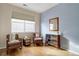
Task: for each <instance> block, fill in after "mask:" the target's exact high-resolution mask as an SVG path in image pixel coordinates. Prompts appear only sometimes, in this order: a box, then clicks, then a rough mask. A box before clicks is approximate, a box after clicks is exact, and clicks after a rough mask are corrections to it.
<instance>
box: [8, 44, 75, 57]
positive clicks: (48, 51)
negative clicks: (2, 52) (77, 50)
mask: <svg viewBox="0 0 79 59" xmlns="http://www.w3.org/2000/svg"><path fill="white" fill-rule="evenodd" d="M9 55H10V56H72V55H74V56H75V54H72V53H70V52H68V51H65V50H60V49H57V48H55V47H51V46H37V47H34V46H30V47H23V48H22V50H20V49H18V50H13V51H11V52H10V53H9Z"/></svg>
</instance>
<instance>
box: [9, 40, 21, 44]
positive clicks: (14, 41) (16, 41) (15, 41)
mask: <svg viewBox="0 0 79 59" xmlns="http://www.w3.org/2000/svg"><path fill="white" fill-rule="evenodd" d="M19 42H20V41H19V40H12V41H10V42H8V44H15V43H19Z"/></svg>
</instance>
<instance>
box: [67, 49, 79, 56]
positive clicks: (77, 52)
mask: <svg viewBox="0 0 79 59" xmlns="http://www.w3.org/2000/svg"><path fill="white" fill-rule="evenodd" d="M68 51H69V52H71V53H74V54H76V55H79V53H78V52H75V51H73V50H68Z"/></svg>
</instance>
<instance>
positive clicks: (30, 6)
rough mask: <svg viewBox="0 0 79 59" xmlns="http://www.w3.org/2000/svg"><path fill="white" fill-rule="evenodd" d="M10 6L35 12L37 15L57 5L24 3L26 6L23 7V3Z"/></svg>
mask: <svg viewBox="0 0 79 59" xmlns="http://www.w3.org/2000/svg"><path fill="white" fill-rule="evenodd" d="M11 4H12V5H15V6H18V7H21V8H24V9H27V10H31V11H35V12H37V13H42V12H44V11H46V10H48V9H50V8H52V7H54V6H55V5H57V3H24V4H26V5H27V6H23V3H11Z"/></svg>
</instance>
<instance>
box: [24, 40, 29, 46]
mask: <svg viewBox="0 0 79 59" xmlns="http://www.w3.org/2000/svg"><path fill="white" fill-rule="evenodd" d="M23 45H24V46H30V45H31V39H23Z"/></svg>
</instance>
